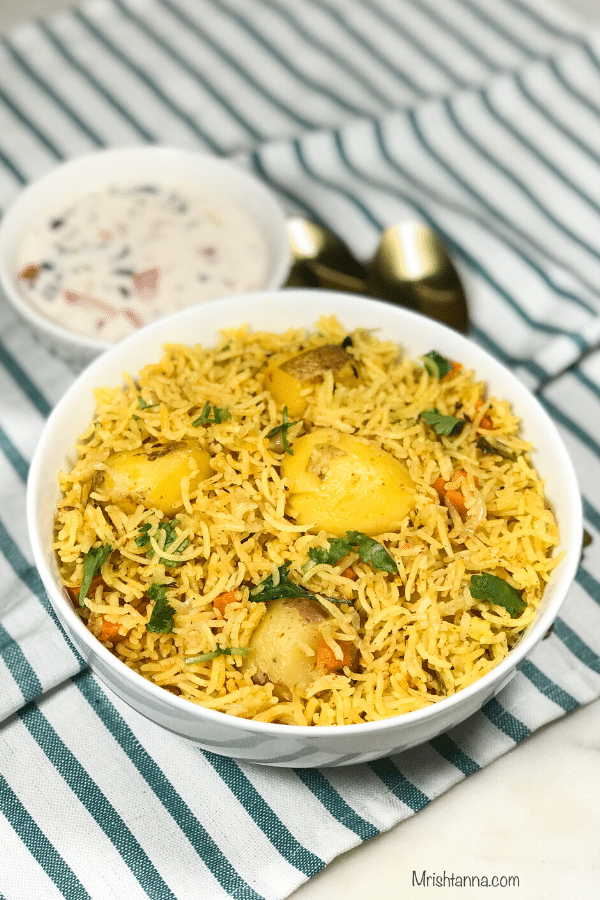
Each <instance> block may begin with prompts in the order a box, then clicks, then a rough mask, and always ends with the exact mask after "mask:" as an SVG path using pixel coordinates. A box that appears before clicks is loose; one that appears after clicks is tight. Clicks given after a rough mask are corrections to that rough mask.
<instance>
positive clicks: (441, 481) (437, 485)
mask: <svg viewBox="0 0 600 900" xmlns="http://www.w3.org/2000/svg"><path fill="white" fill-rule="evenodd" d="M431 486H432V488H434V490H436V491H437V493H438V497H439V498H440V500H443V498H444V491H445V490H446V479H445V478H442V476H441V475H440V476H439V478H436V479H435V481H434V482H433V484H432V485H431Z"/></svg>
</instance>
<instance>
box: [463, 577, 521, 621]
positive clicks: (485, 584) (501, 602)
mask: <svg viewBox="0 0 600 900" xmlns="http://www.w3.org/2000/svg"><path fill="white" fill-rule="evenodd" d="M469 590H470V592H471V597H473V599H474V600H486V601H487V602H488V603H493V604H494V605H495V606H502V607H503V608H504V609H505V610H507V612H508V613H509V614H510V615H511V616H512V617H513V618H514V617H515V616H517V615H518V614H519V613H521V612H523V610H524V609H525V608H526V607H527V604H526V603H525V601H524V600H523V598H522V597H521V595H520V593H519V592H518V591H517V590H516V588H514V587H513V586H512V585H511V584H508V582H507V581H504V579H503V578H498V576H497V575H492V574H491V573H489V572H484V573H483V574H481V575H472V576H471V586H470V588H469Z"/></svg>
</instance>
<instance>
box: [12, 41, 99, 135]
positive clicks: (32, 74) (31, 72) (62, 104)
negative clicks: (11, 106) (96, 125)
mask: <svg viewBox="0 0 600 900" xmlns="http://www.w3.org/2000/svg"><path fill="white" fill-rule="evenodd" d="M0 43H1V44H2V46H4V48H5V49H6V50H7V51H8V52H9V54H10V55H11V57H12V59H13V60H14V61H15V62H16V63H17V65H19V66H20V67H21V69H22V70H23V72H24V73H25V74H26V75H27V77H28V78H30V79H31V80H32V82H34V84H36V85H37V87H39V88H41V90H42V91H43V92H44V93H45V94H46V95H47V96H48V97H49V98H50V100H51V101H52V103H54V104H55V105H56V106H57V107H58V108H59V109H60V110H62V112H64V113H65V114H66V115H67V116H68V118H69V119H70V120H71V121H72V122H73V124H74V125H76V126H77V127H78V128H79V129H80V130H81V131H82V132H83V134H85V135H86V137H88V138H89V139H90V141H91V142H92V144H94V145H95V146H96V147H98V148H100V147H103V146H104V142H103V141H102V139H101V138H100V137H99V136H98V135H97V134H96V133H95V131H93V130H92V128H90V125H89V123H87V122H84V120H83V119H82V118H81V116H80V115H79V114H78V113H77V112H76V111H75V110H74V109H73V107H72V106H71V105H70V104H69V103H67V102H66V101H65V100H64V98H63V97H61V96H60V94H58V93H57V91H55V90H54V88H52V87H51V86H50V84H49V83H48V81H47V80H46V79H45V78H43V77H42V76H41V75H40V74H39V72H36V70H35V69H34V68H33V67H32V66H31V64H30V63H29V61H28V60H27V59H25V57H24V56H23V54H21V53H19V52H18V51H17V50H16V49H15V47H14V46H13V45H12V44H11V43H10V41H8V40H6V39H4V40H3V41H1V42H0Z"/></svg>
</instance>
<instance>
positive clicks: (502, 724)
mask: <svg viewBox="0 0 600 900" xmlns="http://www.w3.org/2000/svg"><path fill="white" fill-rule="evenodd" d="M481 711H482V713H483V714H484V715H485V716H487V718H488V719H489V720H490V722H491V723H492V725H495V726H496V728H498V729H499V730H500V731H503V732H504V734H505V735H507V736H508V737H509V738H512V740H513V741H514V742H515V744H518V743H519V741H522V740H523V738H526V737H527V736H528V735H529V734H530V733H531V732H530V729H529V728H528V727H527V726H526V725H525V724H524V723H523V722H520V721H519V719H517V717H516V716H513V715H512V713H510V712H508V710H507V709H504V707H503V706H502V704H501V703H500V701H499V700H497V699H496V698H495V697H494V699H493V700H488V702H487V703H486V704H485V706H484V707H483V708H482V710H481Z"/></svg>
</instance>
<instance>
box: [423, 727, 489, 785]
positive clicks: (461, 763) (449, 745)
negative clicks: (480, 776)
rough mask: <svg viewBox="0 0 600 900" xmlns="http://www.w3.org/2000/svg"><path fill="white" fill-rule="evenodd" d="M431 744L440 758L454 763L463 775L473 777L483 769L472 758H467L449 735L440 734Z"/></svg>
mask: <svg viewBox="0 0 600 900" xmlns="http://www.w3.org/2000/svg"><path fill="white" fill-rule="evenodd" d="M429 743H430V745H431V746H432V747H433V749H434V750H435V751H436V752H437V753H439V754H440V756H442V757H443V758H444V759H445V760H447V761H448V762H449V763H452V765H453V766H454V767H455V768H457V769H458V770H459V772H462V773H463V775H471V774H472V773H473V772H477V771H478V770H479V769H480V768H481V766H480V765H479V764H478V763H476V762H475V760H474V759H471V757H470V756H467V754H466V753H464V752H463V751H462V750H461V749H460V747H459V746H458V745H457V744H455V743H454V741H453V740H452V738H451V737H449V735H447V734H440V735H438V737H436V738H433V740H431V741H429Z"/></svg>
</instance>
